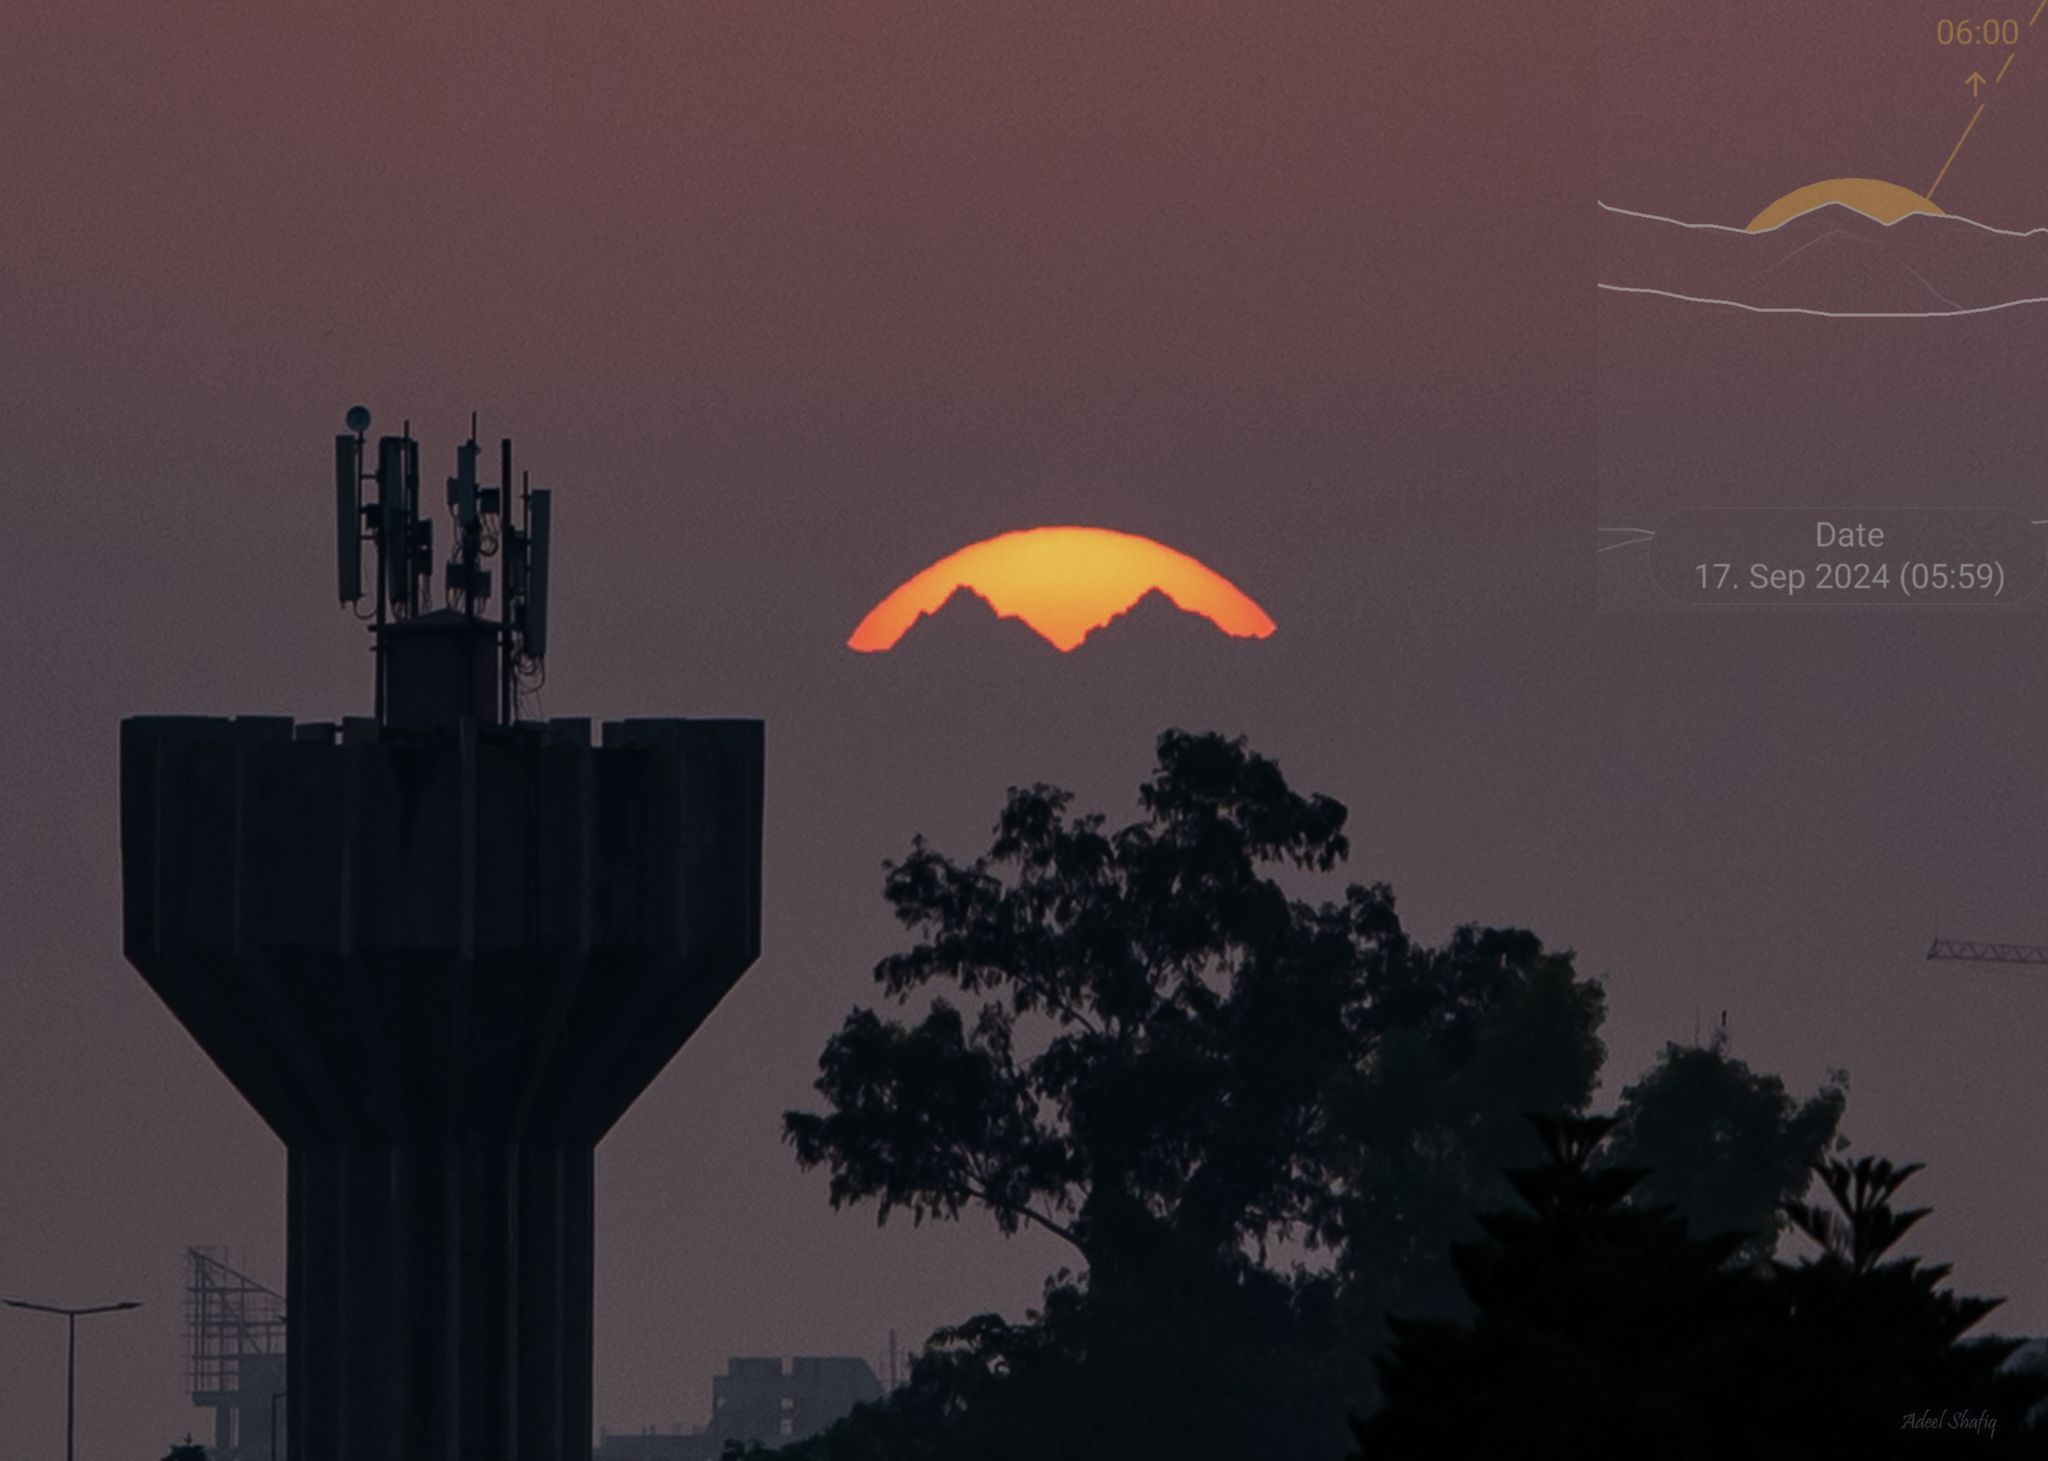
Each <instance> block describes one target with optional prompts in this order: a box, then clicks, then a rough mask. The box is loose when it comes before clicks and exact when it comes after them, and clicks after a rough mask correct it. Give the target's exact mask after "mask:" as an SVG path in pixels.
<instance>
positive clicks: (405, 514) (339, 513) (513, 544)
mask: <svg viewBox="0 0 2048 1461" xmlns="http://www.w3.org/2000/svg"><path fill="white" fill-rule="evenodd" d="M347 425H348V430H347V431H346V432H345V433H343V434H341V435H338V436H336V437H335V439H334V485H335V547H336V554H337V580H338V586H339V589H340V595H341V602H342V603H343V604H344V605H346V606H348V607H349V608H350V609H352V610H355V609H356V606H357V605H358V604H359V603H360V602H361V600H362V598H363V593H364V584H363V569H362V549H363V543H364V542H365V541H366V540H367V541H368V542H369V543H370V544H371V545H372V547H373V548H374V549H375V553H376V563H377V570H376V579H375V585H376V586H375V589H374V590H373V591H372V593H371V602H372V609H371V612H370V613H369V614H367V615H365V614H362V613H361V612H360V610H357V613H358V617H361V618H367V619H369V620H370V621H371V634H372V638H373V643H374V647H375V651H376V659H377V666H376V713H377V720H378V722H379V723H380V724H389V723H390V722H391V718H392V698H391V665H390V652H391V647H392V645H393V643H394V642H395V641H394V638H393V636H394V635H401V634H404V633H406V632H408V631H407V629H406V626H408V625H410V626H414V627H413V630H412V632H418V630H419V629H423V628H425V627H426V625H425V623H424V622H423V621H425V620H426V619H427V618H428V617H429V616H430V615H431V614H433V613H434V610H433V609H432V591H433V579H434V524H433V522H432V520H431V519H428V518H423V517H422V516H421V513H420V470H419V443H418V442H416V441H415V440H413V436H412V425H411V423H410V422H407V423H406V425H405V428H404V430H403V431H402V432H401V434H399V435H397V436H384V437H380V438H378V441H377V455H376V466H375V469H374V470H367V469H366V468H367V466H368V463H367V458H368V455H369V453H368V432H369V429H370V412H369V410H368V408H366V407H363V406H352V407H350V408H349V411H348V417H347ZM481 452H482V448H481V447H480V446H479V445H478V443H477V438H476V415H475V413H474V412H472V413H471V414H470V418H469V439H468V440H467V441H465V442H462V443H461V444H460V445H458V446H457V447H456V449H455V474H454V475H453V476H452V477H450V478H448V510H449V515H450V517H451V519H452V526H453V538H454V543H453V548H452V551H451V554H450V557H449V560H448V562H447V564H446V565H445V567H444V569H443V573H442V598H443V602H444V604H445V605H446V608H447V610H448V611H450V612H452V611H453V610H454V609H455V608H456V607H457V600H458V599H459V600H460V608H461V614H460V618H461V620H462V621H463V623H464V625H466V626H467V628H468V631H469V632H470V633H471V634H474V633H476V632H477V631H478V630H479V629H481V630H483V631H485V632H487V633H488V634H489V635H490V636H491V638H492V639H494V640H495V641H496V643H495V653H494V654H492V655H491V659H492V660H493V661H494V663H493V664H491V666H490V670H489V672H488V674H487V678H490V679H494V680H495V681H496V683H495V684H494V685H492V686H490V687H489V689H488V690H487V691H482V692H480V693H481V698H480V699H479V700H478V701H477V703H476V704H475V705H474V707H473V709H474V713H475V714H476V715H477V717H478V718H479V719H495V720H496V721H497V723H498V724H500V725H509V724H511V722H512V719H513V716H514V715H515V714H516V712H517V709H518V697H517V693H516V692H517V688H518V677H519V672H520V667H521V665H522V664H531V665H534V666H538V665H539V663H540V662H541V661H542V659H543V657H544V656H545V655H546V653H547V613H548V604H547V588H548V547H549V539H550V537H551V526H552V525H551V522H550V518H551V514H550V510H549V509H550V494H549V492H548V491H547V489H545V488H539V489H535V490H531V491H526V492H522V494H521V496H520V501H519V504H518V506H519V508H520V509H521V510H520V512H519V513H518V515H517V516H518V518H519V521H517V522H515V521H514V511H513V494H512V443H511V441H510V439H509V438H508V439H505V440H501V441H500V442H499V444H498V485H497V486H495V487H487V486H484V485H482V484H480V483H479V482H478V481H477V458H478V457H479V456H480V455H481ZM369 488H374V489H375V496H374V500H371V498H370V495H369V493H368V491H367V490H366V489H369ZM494 557H502V559H503V569H502V573H503V578H504V582H503V584H502V586H500V585H494V583H493V581H492V573H491V570H490V569H489V568H487V567H485V566H484V563H485V560H486V559H489V558H494ZM498 587H502V596H501V599H500V605H501V607H500V612H499V615H498V617H497V618H496V619H491V618H489V617H488V615H487V606H488V605H489V602H490V599H491V596H492V592H493V590H494V588H498ZM480 673H483V672H482V671H480Z"/></svg>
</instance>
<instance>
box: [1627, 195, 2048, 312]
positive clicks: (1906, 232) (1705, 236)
mask: <svg viewBox="0 0 2048 1461" xmlns="http://www.w3.org/2000/svg"><path fill="white" fill-rule="evenodd" d="M1600 282H1601V284H1602V285H1604V286H1607V287H1608V288H1610V289H1621V290H1647V291H1653V292H1656V293H1660V294H1666V295H1672V296H1678V297H1680V298H1683V299H1687V300H1695V301H1706V302H1713V303H1719V304H1723V305H1737V306H1743V307H1747V308H1749V309H1763V310H1808V311H1815V312H1819V313H1827V314H1902V315H1941V314H1956V313H1962V312H1967V311H1978V310H1995V309H2001V308H2006V307H2013V306H2018V305H2021V304H2022V303H2025V302H2030V301H2041V300H2048V232H2044V233H2040V234H2016V233H2008V232H2001V231H1999V230H1996V229H1991V228H1986V227H1983V226H1981V225H1979V224H1976V223H1973V222H1972V221H1970V220H1969V219H1966V218H1958V217H1944V216H1931V215H1926V214H1915V215H1912V216H1910V217H1906V218H1902V219H1900V220H1899V221H1898V222H1896V223H1892V224H1884V223H1880V222H1878V221H1877V220H1876V219H1874V218H1871V217H1869V216H1867V215H1865V214H1862V213H1859V212H1857V211H1856V210H1855V209H1853V208H1848V207H1845V206H1843V205H1841V204H1829V205H1827V206H1826V207H1822V208H1816V209H1814V210H1813V211H1812V212H1810V213H1805V214H1801V215H1800V216H1799V217H1797V218H1794V219H1792V220H1790V221H1789V222H1787V223H1785V224H1783V225H1781V226H1780V227H1777V228H1774V229H1770V230H1767V231H1764V232H1759V233H1748V232H1745V231H1743V230H1741V229H1734V228H1696V227H1686V226H1684V225H1682V224H1679V223H1676V222H1673V221H1672V220H1669V219H1664V218H1652V217H1646V216H1642V215H1639V214H1632V213H1627V212H1623V211H1620V210H1616V209H1613V208H1603V209H1602V212H1601V232H1600Z"/></svg>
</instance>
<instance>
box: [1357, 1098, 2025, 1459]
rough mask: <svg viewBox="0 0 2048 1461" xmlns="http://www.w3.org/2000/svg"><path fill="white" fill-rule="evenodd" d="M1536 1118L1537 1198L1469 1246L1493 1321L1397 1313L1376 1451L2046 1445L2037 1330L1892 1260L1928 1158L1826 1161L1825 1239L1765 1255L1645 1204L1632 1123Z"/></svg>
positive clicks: (1533, 1191) (1940, 1270)
mask: <svg viewBox="0 0 2048 1461" xmlns="http://www.w3.org/2000/svg"><path fill="white" fill-rule="evenodd" d="M1536 1125H1537V1127H1538V1130H1539V1132H1540V1133H1541V1135H1542V1138H1543V1143H1544V1147H1545V1150H1546V1153H1547V1154H1548V1161H1547V1162H1546V1164H1545V1165H1544V1166H1542V1167H1540V1168H1537V1169H1533V1170H1526V1171H1519V1172H1516V1173H1513V1174H1511V1175H1512V1178H1513V1181H1514V1185H1515V1188H1516V1191H1517V1192H1518V1193H1519V1194H1520V1196H1521V1198H1522V1200H1523V1203H1524V1204H1525V1206H1526V1208H1527V1211H1523V1212H1504V1213H1495V1214H1489V1215H1488V1216H1487V1217H1486V1218H1485V1219H1484V1220H1483V1221H1484V1226H1485V1229H1486V1232H1487V1241H1486V1242H1484V1243H1480V1244H1471V1245H1460V1246H1459V1247H1458V1249H1457V1250H1456V1252H1455V1254H1454V1258H1453V1261H1454V1263H1455V1265H1456V1267H1457V1270H1458V1273H1459V1276H1460V1278H1461V1279H1462V1280H1463V1281H1464V1284H1465V1286H1466V1289H1467V1291H1468V1292H1469V1294H1470V1296H1471V1298H1472V1301H1473V1304H1474V1308H1475V1311H1476V1313H1475V1317H1474V1318H1473V1320H1472V1321H1471V1322H1470V1323H1445V1322H1441V1321H1425V1322H1414V1321H1396V1322H1395V1323H1394V1326H1393V1327H1394V1332H1395V1343H1394V1345H1393V1347H1392V1348H1391V1350H1390V1351H1389V1352H1388V1353H1387V1354H1386V1355H1384V1356H1383V1357H1382V1358H1381V1359H1380V1361H1379V1369H1380V1375H1381V1385H1382V1389H1383V1392H1384V1394H1385V1397H1386V1403H1385V1405H1384V1406H1383V1407H1382V1408H1381V1409H1380V1410H1379V1411H1378V1412H1376V1413H1375V1414H1373V1415H1372V1416H1371V1417H1369V1418H1367V1419H1363V1420H1354V1421H1353V1429H1354V1431H1355V1433H1356V1436H1357V1439H1358V1442H1359V1446H1360V1454H1361V1456H1363V1457H1364V1458H1367V1461H1399V1458H1404V1457H1410V1456H1459V1457H1470V1458H1487V1457H1508V1456H1527V1457H1551V1456H1555V1457H1567V1456H1569V1457H1584V1456H1592V1457H1602V1456H1644V1455H1653V1456H1662V1457H1672V1458H1676V1461H1685V1458H1691V1457H1702V1458H1704V1457H1718V1456H1746V1457H1777V1458H1783V1461H1832V1458H1835V1457H1846V1456H1857V1457H1865V1456H1869V1457H1887V1456H1916V1455H1919V1456H1924V1455H1926V1454H1928V1453H1929V1452H1930V1451H1935V1452H1936V1453H1937V1454H1941V1453H1944V1452H1943V1449H1942V1448H1943V1447H1944V1443H1946V1445H1950V1446H1953V1445H1957V1444H1960V1443H1963V1442H1967V1443H1968V1445H1969V1446H1970V1447H1971V1453H1972V1454H1975V1453H1976V1452H1977V1451H1979V1450H1982V1449H1991V1450H1994V1451H2008V1452H2020V1453H2023V1454H2030V1455H2031V1454H2038V1453H2039V1451H2040V1449H2041V1447H2042V1437H2041V1433H2040V1432H2039V1430H2038V1429H2037V1428H2036V1427H2035V1426H2034V1425H2033V1424H2032V1422H2031V1420H2030V1418H2029V1417H2030V1412H2031V1411H2032V1409H2033V1408H2034V1407H2035V1406H2036V1405H2038V1404H2039V1403H2041V1401H2042V1399H2043V1398H2044V1396H2048V1376H2043V1375H2041V1374H2040V1373H2038V1372H2032V1371H2016V1370H2006V1369H2002V1368H2001V1366H2002V1365H2003V1364H2004V1363H2005V1361H2006V1360H2007V1359H2009V1358H2010V1356H2011V1355H2012V1353H2013V1352H2014V1351H2015V1350H2016V1349H2017V1347H2018V1341H2014V1340H1989V1339H1987V1340H1977V1341H1969V1340H1964V1339H1963V1338H1962V1336H1963V1335H1964V1334H1965V1332H1966V1331H1967V1330H1969V1329H1970V1328H1971V1327H1972V1326H1974V1325H1975V1324H1976V1323H1977V1322H1978V1321H1980V1320H1981V1319H1983V1317H1984V1316H1985V1315H1986V1314H1988V1313H1990V1312H1991V1310H1992V1309H1993V1308H1995V1307H1996V1305H1997V1302H1998V1301H1996V1300H1986V1299H1973V1298H1963V1297H1959V1296H1956V1295H1954V1294H1951V1293H1948V1292H1946V1291H1943V1290H1940V1289H1939V1288H1938V1285H1939V1284H1940V1282H1941V1281H1942V1279H1944V1278H1945V1277H1946V1276H1947V1273H1948V1269H1947V1267H1946V1266H1945V1265H1935V1266H1931V1267H1929V1266H1923V1265H1922V1264H1920V1262H1919V1261H1918V1260H1917V1259H1911V1258H1903V1259H1894V1258H1888V1257H1887V1256H1886V1255H1887V1254H1888V1253H1889V1251H1890V1250H1891V1248H1892V1246H1893V1245H1894V1244H1896V1243H1897V1242H1898V1240H1899V1239H1900V1237H1902V1236H1903V1235H1904V1234H1905V1232H1906V1231H1907V1230H1908V1229H1910V1228H1911V1227H1912V1226H1913V1225H1914V1223H1916V1222H1917V1221H1918V1220H1919V1219H1920V1218H1921V1217H1922V1216H1924V1215H1925V1209H1917V1210H1912V1211H1905V1212H1901V1211H1898V1210H1897V1209H1895V1208H1894V1207H1893V1206H1892V1205H1891V1203H1892V1198H1893V1197H1894V1196H1895V1194H1896V1193H1897V1190H1898V1188H1899V1186H1900V1184H1901V1183H1903V1182H1904V1181H1905V1180H1906V1179H1907V1178H1908V1177H1910V1176H1911V1175H1912V1174H1913V1173H1914V1172H1915V1171H1917V1170H1918V1167H1917V1166H1907V1167H1897V1168H1895V1167H1893V1166H1891V1165H1890V1164H1889V1163H1887V1162H1884V1161H1881V1160H1877V1159H1874V1158H1864V1159H1863V1160H1861V1161H1859V1162H1857V1163H1855V1164H1854V1165H1853V1166H1852V1165H1850V1164H1848V1163H1845V1162H1842V1161H1839V1160H1831V1161H1829V1162H1826V1163H1822V1164H1817V1170H1818V1171H1819V1173H1820V1176H1821V1178H1822V1181H1823V1184H1824V1186H1825V1189H1826V1191H1827V1193H1828V1195H1829V1197H1830V1198H1831V1199H1832V1200H1833V1203H1834V1208H1833V1209H1828V1208H1823V1207H1820V1206H1818V1205H1812V1204H1807V1203H1804V1202H1800V1201H1797V1200H1795V1201H1792V1202H1789V1203H1788V1204H1787V1208H1788V1210H1789V1212H1790V1215H1791V1218H1792V1220H1793V1222H1794V1223H1795V1224H1796V1225H1797V1226H1798V1227H1799V1228H1800V1229H1801V1230H1802V1231H1803V1232H1805V1233H1806V1234H1807V1235H1808V1236H1810V1237H1812V1238H1813V1239H1814V1240H1815V1242H1816V1243H1818V1244H1820V1245H1821V1252H1820V1254H1819V1255H1818V1256H1817V1257H1815V1258H1812V1259H1809V1260H1806V1261H1803V1262H1800V1263H1797V1264H1792V1263H1773V1264H1771V1265H1770V1266H1768V1267H1758V1266H1755V1265H1751V1264H1745V1263H1742V1262H1738V1261H1731V1260H1735V1259H1737V1257H1738V1255H1739V1254H1740V1253H1741V1252H1742V1251H1743V1246H1744V1241H1745V1238H1744V1235H1743V1234H1740V1233H1726V1234H1717V1235H1713V1236H1710V1237H1696V1236H1694V1235H1693V1233H1692V1232H1691V1231H1690V1230H1689V1229H1688V1228H1687V1226H1686V1224H1685V1222H1684V1220H1683V1219H1682V1218H1681V1217H1679V1216H1678V1215H1677V1214H1676V1213H1675V1212H1674V1211H1673V1210H1672V1209H1671V1208H1670V1207H1669V1206H1668V1205H1663V1206H1659V1205H1650V1204H1646V1203H1641V1202H1633V1201H1630V1200H1629V1198H1630V1194H1631V1193H1632V1192H1633V1191H1634V1190H1635V1189H1636V1188H1637V1186H1638V1185H1639V1184H1640V1183H1642V1181H1643V1177H1644V1174H1643V1173H1642V1172H1641V1171H1639V1170H1632V1169H1628V1168H1624V1167H1620V1166H1617V1165H1614V1164H1613V1162H1612V1160H1611V1158H1600V1157H1599V1155H1598V1154H1599V1152H1600V1147H1601V1144H1602V1142H1603V1141H1605V1139H1606V1138H1607V1137H1608V1135H1609V1133H1610V1132H1611V1131H1612V1130H1613V1123H1612V1121H1611V1120H1609V1119H1606V1118H1593V1119H1585V1120H1578V1121H1562V1122H1554V1121H1543V1120H1540V1119H1539V1120H1538V1121H1537V1123H1536ZM1973 1417H1975V1418H1978V1419H1977V1421H1976V1423H1975V1425H1974V1426H1973V1425H1971V1420H1972V1418H1973ZM1987 1417H1988V1418H1989V1427H1988V1428H1987V1427H1986V1425H1985V1423H1984V1419H1983V1418H1987Z"/></svg>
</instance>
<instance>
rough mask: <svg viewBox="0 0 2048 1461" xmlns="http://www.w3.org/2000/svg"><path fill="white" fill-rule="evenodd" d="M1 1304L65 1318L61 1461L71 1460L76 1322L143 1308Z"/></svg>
mask: <svg viewBox="0 0 2048 1461" xmlns="http://www.w3.org/2000/svg"><path fill="white" fill-rule="evenodd" d="M0 1304H5V1305H7V1307H8V1308H10V1309H33V1310H35V1311H36V1312H37V1313H39V1314H62V1315H63V1316H64V1327H65V1337H64V1461H74V1458H73V1456H72V1442H73V1440H74V1438H75V1437H76V1435H77V1430H78V1320H79V1317H80V1316H81V1315H85V1314H116V1313H119V1312H121V1311H122V1310H124V1309H139V1308H141V1307H142V1305H140V1304H139V1303H137V1302H136V1301H135V1300H133V1299H123V1300H121V1302H120V1303H118V1304H90V1305H87V1306H86V1307H85V1308H82V1309H67V1308H65V1307H64V1306H63V1305H61V1304H31V1303H30V1302H29V1301H28V1300H26V1299H0Z"/></svg>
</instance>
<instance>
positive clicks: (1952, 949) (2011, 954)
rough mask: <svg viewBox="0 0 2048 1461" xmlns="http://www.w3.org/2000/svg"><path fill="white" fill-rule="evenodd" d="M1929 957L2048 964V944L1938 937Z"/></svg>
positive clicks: (1994, 962) (1976, 961) (1997, 962)
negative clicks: (2005, 942) (2000, 942)
mask: <svg viewBox="0 0 2048 1461" xmlns="http://www.w3.org/2000/svg"><path fill="white" fill-rule="evenodd" d="M1927 957H1928V958H1930V959H1956V960H1961V961H1963V962H1965V963H1972V964H2048V944H1994V943H1985V942H1984V941H1982V940H1980V939H1956V938H1938V939H1936V940H1935V941H1934V944H1933V946H1932V947H1931V948H1929V949H1928V950H1927Z"/></svg>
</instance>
